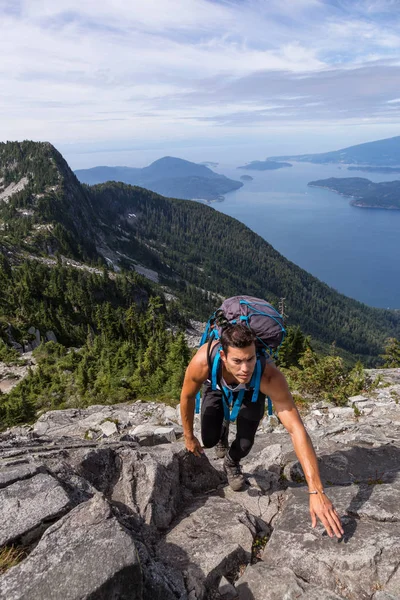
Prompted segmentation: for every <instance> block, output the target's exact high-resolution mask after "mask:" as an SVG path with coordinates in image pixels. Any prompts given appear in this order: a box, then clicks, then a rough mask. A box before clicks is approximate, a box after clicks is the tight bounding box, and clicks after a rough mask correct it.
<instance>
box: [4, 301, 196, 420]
mask: <svg viewBox="0 0 400 600" xmlns="http://www.w3.org/2000/svg"><path fill="white" fill-rule="evenodd" d="M108 306H110V305H108ZM107 310H108V312H107V318H106V319H105V320H104V322H103V325H102V328H101V331H100V332H98V333H97V334H95V333H93V331H92V330H91V328H90V327H89V328H88V333H87V337H86V342H85V344H84V345H83V346H82V347H81V348H79V349H68V348H66V347H65V346H63V345H61V344H58V343H55V342H48V343H47V344H45V345H41V346H39V348H38V349H37V350H36V351H35V357H36V359H37V360H38V366H37V368H36V369H35V370H31V371H30V373H29V374H28V376H27V377H26V378H25V379H23V380H22V381H21V383H19V385H18V386H16V387H15V388H14V389H13V390H12V391H11V392H10V393H9V394H7V395H3V396H1V398H0V422H1V423H2V424H3V426H6V427H7V426H12V425H15V424H18V423H24V422H27V421H32V420H34V418H35V416H36V413H37V411H38V410H40V411H43V410H44V411H46V410H54V409H59V408H70V407H85V406H88V405H90V404H113V403H117V402H125V401H130V400H134V399H135V398H138V397H141V398H145V399H149V398H156V399H158V400H168V401H175V403H176V401H177V400H178V398H179V394H180V389H181V386H182V382H183V376H184V372H185V368H186V365H187V363H188V360H189V355H190V353H189V349H188V347H187V345H186V341H185V338H184V335H183V334H182V333H177V334H173V333H172V332H169V331H167V330H166V327H165V314H164V313H165V309H164V307H163V305H162V303H161V302H160V301H159V299H158V298H157V297H156V298H150V300H149V303H148V307H147V309H146V310H145V311H142V312H138V311H137V309H136V307H135V306H134V305H131V306H130V307H129V308H128V309H127V310H126V311H122V312H121V311H111V309H110V308H108V309H107Z"/></svg>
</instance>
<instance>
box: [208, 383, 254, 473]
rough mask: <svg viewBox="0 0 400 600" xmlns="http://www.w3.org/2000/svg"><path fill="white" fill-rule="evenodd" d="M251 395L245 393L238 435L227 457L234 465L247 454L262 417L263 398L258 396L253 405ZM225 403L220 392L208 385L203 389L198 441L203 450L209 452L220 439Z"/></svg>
mask: <svg viewBox="0 0 400 600" xmlns="http://www.w3.org/2000/svg"><path fill="white" fill-rule="evenodd" d="M252 395H253V392H252V391H249V392H246V394H245V396H244V398H243V403H242V406H241V408H240V410H239V414H238V416H237V420H236V425H237V433H236V438H235V440H234V441H233V443H232V445H231V447H230V449H229V455H230V457H231V458H232V460H234V461H235V462H238V461H239V460H240V459H241V458H244V457H245V456H247V455H248V453H249V452H250V450H251V448H252V446H253V444H254V437H255V435H256V431H257V427H258V425H259V424H260V421H261V419H262V418H263V415H264V406H265V395H264V394H261V393H260V394H259V395H258V399H257V402H252V401H251V398H252ZM223 402H224V399H223V397H222V392H221V391H220V390H212V389H211V385H209V384H205V385H204V387H203V398H202V402H201V437H202V440H203V444H204V446H205V448H212V447H213V446H215V445H216V444H217V443H218V441H219V440H220V439H221V435H222V434H223V423H224V407H223V404H222V403H223Z"/></svg>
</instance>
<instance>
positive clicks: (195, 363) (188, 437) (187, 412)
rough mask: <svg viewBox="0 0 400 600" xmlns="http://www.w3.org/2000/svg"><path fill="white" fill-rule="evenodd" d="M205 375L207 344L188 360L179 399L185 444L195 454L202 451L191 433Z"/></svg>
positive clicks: (206, 371)
mask: <svg viewBox="0 0 400 600" xmlns="http://www.w3.org/2000/svg"><path fill="white" fill-rule="evenodd" d="M207 376H208V364H207V344H205V345H204V346H202V347H201V348H200V349H199V350H198V351H197V353H196V354H195V356H194V357H193V358H192V360H191V361H190V363H189V366H188V368H187V369H186V373H185V379H184V381H183V386H182V391H181V399H180V408H181V418H182V427H183V435H184V437H185V446H186V448H187V449H188V450H189V452H193V454H195V455H196V456H200V455H201V454H203V452H204V450H203V448H202V447H201V444H200V442H199V440H198V439H197V438H196V437H195V435H194V433H193V421H194V410H195V404H196V394H197V392H199V391H200V388H201V386H202V384H203V382H204V381H205V380H206V379H207Z"/></svg>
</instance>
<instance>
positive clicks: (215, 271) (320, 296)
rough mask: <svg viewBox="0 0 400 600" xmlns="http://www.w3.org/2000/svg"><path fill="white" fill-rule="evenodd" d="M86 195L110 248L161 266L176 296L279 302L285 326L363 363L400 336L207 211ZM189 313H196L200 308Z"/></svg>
mask: <svg viewBox="0 0 400 600" xmlns="http://www.w3.org/2000/svg"><path fill="white" fill-rule="evenodd" d="M90 193H91V198H92V201H93V205H94V206H98V209H99V212H101V213H103V214H106V215H107V217H106V220H107V222H109V223H110V222H112V221H113V222H114V231H115V232H119V233H120V234H121V232H123V235H122V236H121V235H119V236H116V235H114V244H115V247H116V248H118V250H119V251H120V252H121V253H123V254H125V255H131V256H132V253H133V252H134V251H135V248H136V247H137V245H139V246H140V247H143V246H145V247H146V251H147V252H149V253H150V252H152V253H153V254H154V261H159V262H160V261H162V262H163V263H164V265H165V267H164V270H163V278H162V280H163V281H164V282H165V283H167V284H168V285H169V286H171V287H172V288H173V289H174V290H176V293H177V294H178V293H179V289H180V287H181V288H182V289H184V283H183V282H184V281H190V283H192V284H195V285H196V286H198V287H200V288H203V289H206V290H211V291H213V292H218V293H220V294H222V295H223V296H230V295H234V294H237V293H243V294H253V295H256V296H260V297H266V298H269V299H270V301H272V302H273V303H275V304H276V305H277V302H278V300H279V298H281V297H284V298H286V307H287V313H288V315H289V317H290V321H289V322H290V323H291V324H296V325H300V326H301V328H302V330H303V331H304V332H305V333H307V334H309V335H312V336H313V337H314V338H315V339H317V340H320V341H322V342H325V343H328V344H330V343H332V342H333V341H335V343H336V344H337V345H338V346H339V347H341V348H344V349H346V350H347V351H349V352H352V353H354V354H359V355H360V356H363V358H364V360H369V358H370V357H374V356H375V357H377V356H378V354H379V353H380V351H381V347H382V344H383V340H384V338H385V337H388V336H398V334H399V332H400V312H397V311H386V310H381V309H374V308H370V307H367V306H365V305H363V304H361V303H360V302H357V301H355V300H351V299H349V298H346V297H345V296H343V295H341V294H338V293H337V292H336V291H334V290H333V289H332V288H330V287H329V286H327V285H325V284H324V283H321V282H320V281H319V280H318V279H316V278H315V277H313V276H311V275H310V274H308V273H307V272H306V271H304V270H303V269H300V268H299V267H297V266H296V265H294V264H293V263H292V262H290V261H288V260H286V259H285V258H284V257H283V256H282V255H281V254H279V253H278V252H277V251H276V250H274V248H273V247H272V246H271V245H270V244H268V243H267V242H266V241H264V240H263V239H262V238H261V237H260V236H258V235H256V234H255V233H254V232H252V231H251V230H250V229H249V228H248V227H246V226H245V225H243V224H242V223H240V222H239V221H237V220H236V219H232V218H231V217H228V216H226V215H223V214H220V213H218V212H217V211H215V210H214V209H213V208H211V207H208V206H203V205H202V204H199V203H191V202H186V201H183V200H173V199H169V198H163V197H162V196H157V195H155V194H153V193H151V192H148V191H146V190H142V189H139V188H131V187H129V186H126V185H124V184H117V183H110V184H105V185H98V186H94V187H93V188H92V189H91V190H90ZM131 215H134V216H133V217H132V216H131ZM132 237H133V239H134V246H133V247H132V241H131V240H132ZM110 243H111V242H109V244H110ZM154 264H155V263H153V266H154ZM197 311H198V312H197V314H199V313H202V311H201V307H200V305H199V306H198V309H197ZM201 316H206V315H203V314H201Z"/></svg>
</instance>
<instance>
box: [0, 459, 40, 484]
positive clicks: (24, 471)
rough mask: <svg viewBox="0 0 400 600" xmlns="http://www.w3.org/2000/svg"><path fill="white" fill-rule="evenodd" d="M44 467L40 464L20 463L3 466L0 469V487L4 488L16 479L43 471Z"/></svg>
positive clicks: (27, 477)
mask: <svg viewBox="0 0 400 600" xmlns="http://www.w3.org/2000/svg"><path fill="white" fill-rule="evenodd" d="M45 472H46V468H45V467H44V466H43V465H40V464H32V463H22V464H17V465H10V466H8V467H7V466H4V467H3V468H2V469H1V471H0V489H1V488H5V487H7V486H8V485H11V484H12V483H15V482H16V481H22V480H23V479H29V478H30V477H33V476H34V475H36V474H37V473H45Z"/></svg>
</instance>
